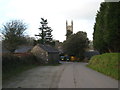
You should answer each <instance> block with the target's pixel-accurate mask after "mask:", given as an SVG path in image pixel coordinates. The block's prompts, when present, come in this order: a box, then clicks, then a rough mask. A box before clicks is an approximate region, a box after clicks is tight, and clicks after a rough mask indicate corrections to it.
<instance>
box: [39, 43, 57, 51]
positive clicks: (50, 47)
mask: <svg viewBox="0 0 120 90" xmlns="http://www.w3.org/2000/svg"><path fill="white" fill-rule="evenodd" d="M39 46H40V47H41V48H42V49H44V50H45V51H47V52H55V53H58V52H59V51H58V50H57V49H55V48H53V47H52V46H50V45H42V44H39Z"/></svg>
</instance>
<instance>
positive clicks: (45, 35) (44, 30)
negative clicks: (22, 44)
mask: <svg viewBox="0 0 120 90" xmlns="http://www.w3.org/2000/svg"><path fill="white" fill-rule="evenodd" d="M41 20H42V21H41V22H40V23H41V27H40V28H39V29H40V31H41V33H39V35H35V36H40V37H41V40H40V41H41V43H42V44H44V43H49V42H51V41H52V34H51V32H52V29H51V27H48V25H47V24H48V22H47V19H44V18H41Z"/></svg>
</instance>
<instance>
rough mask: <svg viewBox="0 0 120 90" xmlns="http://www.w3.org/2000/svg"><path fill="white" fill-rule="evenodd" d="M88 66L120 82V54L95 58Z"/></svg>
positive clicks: (108, 54) (107, 54) (106, 54)
mask: <svg viewBox="0 0 120 90" xmlns="http://www.w3.org/2000/svg"><path fill="white" fill-rule="evenodd" d="M87 66H88V67H90V68H92V69H94V70H96V71H98V72H101V73H103V74H105V75H108V76H110V77H112V78H115V79H117V80H120V74H119V72H120V53H105V54H102V55H96V56H93V57H92V58H91V60H90V61H89V63H88V65H87Z"/></svg>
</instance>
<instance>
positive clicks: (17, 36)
mask: <svg viewBox="0 0 120 90" xmlns="http://www.w3.org/2000/svg"><path fill="white" fill-rule="evenodd" d="M26 29H27V25H26V24H25V23H23V22H22V21H20V20H12V21H9V22H7V23H6V24H4V25H3V28H2V34H3V36H4V39H3V45H4V47H5V48H6V49H8V50H9V51H10V52H14V51H15V49H17V47H18V45H20V44H22V43H23V42H24V31H25V30H26Z"/></svg>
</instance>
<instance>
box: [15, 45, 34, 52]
mask: <svg viewBox="0 0 120 90" xmlns="http://www.w3.org/2000/svg"><path fill="white" fill-rule="evenodd" d="M32 48H33V46H19V47H18V49H16V50H15V53H24V52H28V51H29V50H30V49H32Z"/></svg>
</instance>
